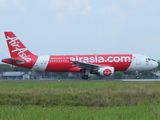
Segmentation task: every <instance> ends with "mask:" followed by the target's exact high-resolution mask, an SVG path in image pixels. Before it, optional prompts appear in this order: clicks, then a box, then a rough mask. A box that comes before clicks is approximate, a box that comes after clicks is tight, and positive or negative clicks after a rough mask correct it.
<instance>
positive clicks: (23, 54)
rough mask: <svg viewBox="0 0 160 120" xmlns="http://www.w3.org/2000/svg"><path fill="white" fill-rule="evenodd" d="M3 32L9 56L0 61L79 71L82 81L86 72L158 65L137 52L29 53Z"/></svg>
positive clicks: (104, 74) (141, 69)
mask: <svg viewBox="0 0 160 120" xmlns="http://www.w3.org/2000/svg"><path fill="white" fill-rule="evenodd" d="M4 34H5V37H6V41H7V45H8V49H9V52H10V58H5V59H2V62H4V63H7V64H11V65H15V66H20V67H25V68H29V69H34V70H41V71H50V72H81V73H84V75H82V79H84V80H87V79H88V78H89V77H88V76H89V74H96V75H100V76H111V75H113V74H114V72H115V71H138V72H139V71H144V70H151V69H154V68H156V67H158V63H157V62H156V60H154V59H152V58H150V57H148V56H145V55H140V54H106V55H105V54H104V55H96V54H95V55H46V56H38V55H35V54H32V53H31V52H30V51H29V50H28V49H27V48H26V47H25V45H24V44H23V43H22V42H21V41H20V40H19V39H18V38H17V36H16V35H15V34H14V33H13V32H4ZM136 78H137V79H138V78H139V75H137V76H136Z"/></svg>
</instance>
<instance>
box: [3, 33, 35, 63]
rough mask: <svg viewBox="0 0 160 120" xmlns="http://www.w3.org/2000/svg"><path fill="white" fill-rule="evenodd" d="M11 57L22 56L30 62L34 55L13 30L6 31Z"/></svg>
mask: <svg viewBox="0 0 160 120" xmlns="http://www.w3.org/2000/svg"><path fill="white" fill-rule="evenodd" d="M4 34H5V37H6V41H7V45H8V49H9V52H10V56H11V58H17V57H20V58H22V59H24V60H25V61H26V62H30V60H31V58H30V57H31V55H33V54H32V53H31V52H30V51H29V50H28V49H27V48H26V47H25V46H24V45H23V43H22V42H21V41H20V40H19V39H18V38H17V37H16V36H15V34H14V33H13V32H4Z"/></svg>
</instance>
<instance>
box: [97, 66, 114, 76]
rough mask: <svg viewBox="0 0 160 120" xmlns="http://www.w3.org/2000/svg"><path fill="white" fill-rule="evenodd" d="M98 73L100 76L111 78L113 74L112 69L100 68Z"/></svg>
mask: <svg viewBox="0 0 160 120" xmlns="http://www.w3.org/2000/svg"><path fill="white" fill-rule="evenodd" d="M98 72H99V74H100V75H101V76H111V75H113V74H114V67H102V68H100V69H99V70H98Z"/></svg>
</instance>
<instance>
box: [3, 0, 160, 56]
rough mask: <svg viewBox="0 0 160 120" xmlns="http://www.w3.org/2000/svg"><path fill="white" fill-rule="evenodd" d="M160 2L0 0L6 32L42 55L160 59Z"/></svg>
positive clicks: (147, 0) (5, 49)
mask: <svg viewBox="0 0 160 120" xmlns="http://www.w3.org/2000/svg"><path fill="white" fill-rule="evenodd" d="M159 6H160V1H159V0H0V13H1V14H0V45H1V46H0V58H1V59H2V57H9V52H8V48H7V45H6V41H5V38H4V31H13V32H14V33H15V34H16V35H17V36H18V38H19V39H20V40H21V41H22V42H23V43H24V44H25V45H26V46H27V48H28V49H29V50H30V51H31V52H32V53H34V54H37V55H72V54H78V55H79V54H128V53H136V54H143V55H147V56H149V57H152V58H155V59H160V7H159Z"/></svg>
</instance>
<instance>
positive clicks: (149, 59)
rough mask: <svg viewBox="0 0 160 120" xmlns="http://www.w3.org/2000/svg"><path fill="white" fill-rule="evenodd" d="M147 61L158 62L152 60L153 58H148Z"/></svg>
mask: <svg viewBox="0 0 160 120" xmlns="http://www.w3.org/2000/svg"><path fill="white" fill-rule="evenodd" d="M146 60H147V61H155V62H156V60H154V59H152V58H147V59H146Z"/></svg>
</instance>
